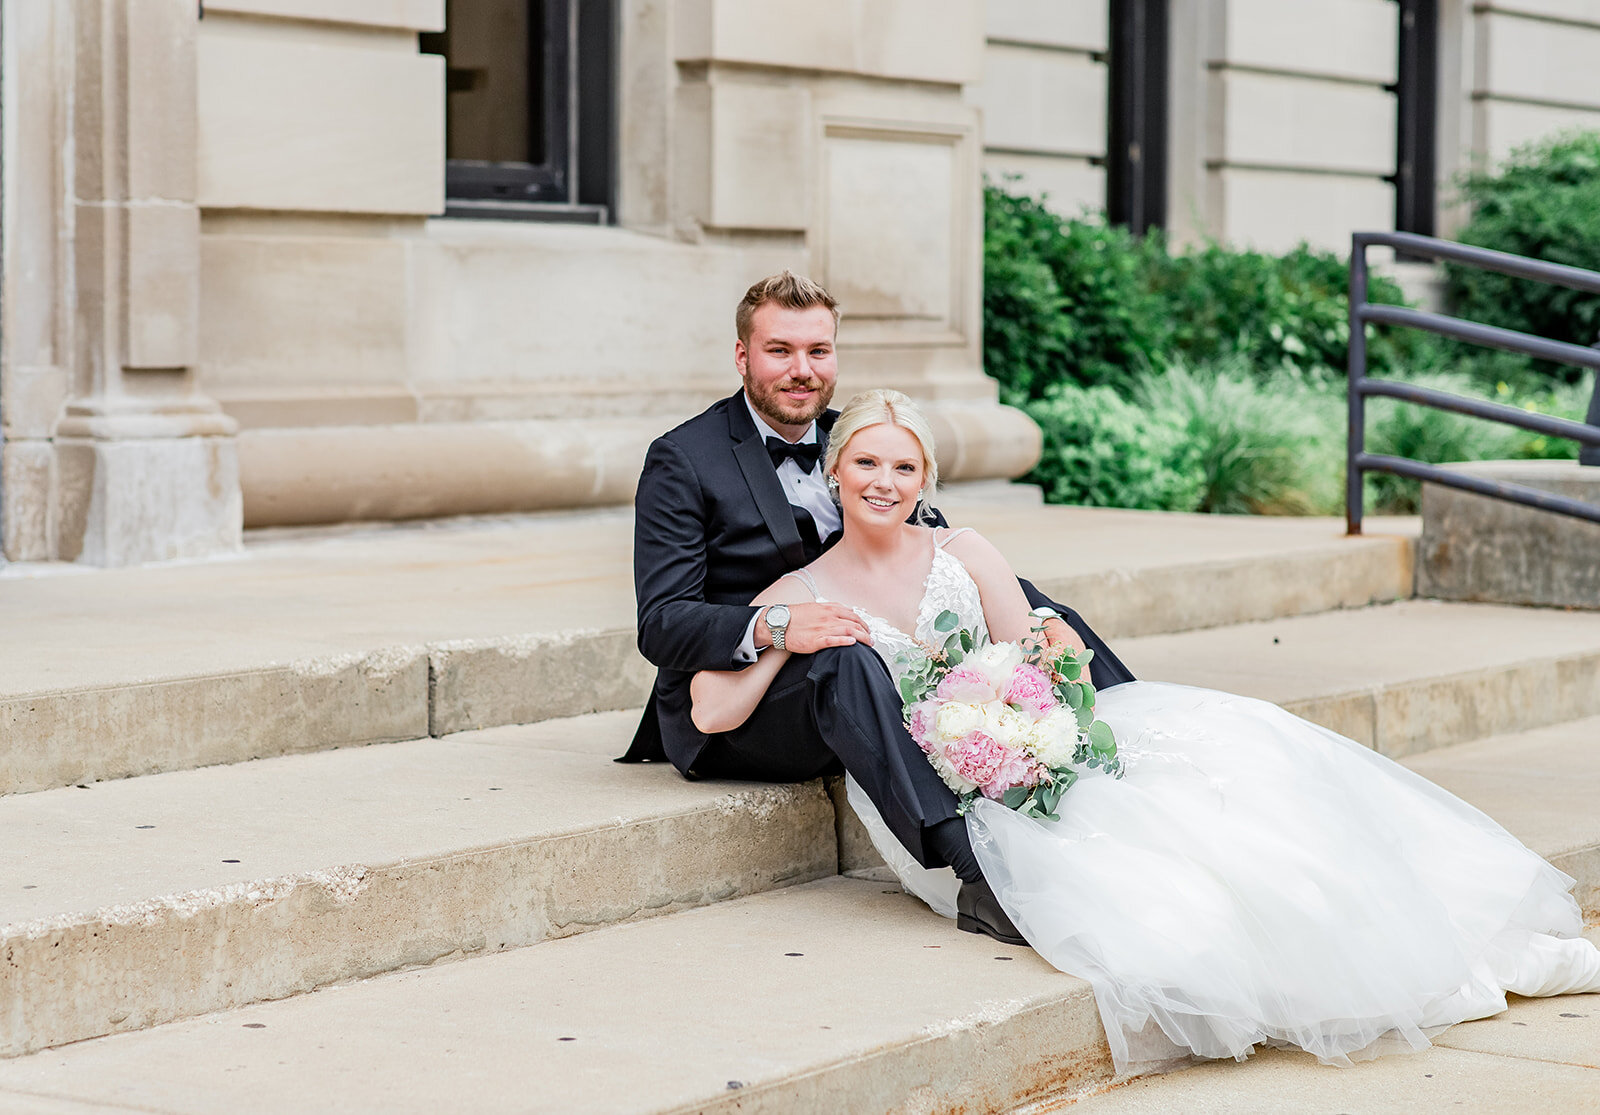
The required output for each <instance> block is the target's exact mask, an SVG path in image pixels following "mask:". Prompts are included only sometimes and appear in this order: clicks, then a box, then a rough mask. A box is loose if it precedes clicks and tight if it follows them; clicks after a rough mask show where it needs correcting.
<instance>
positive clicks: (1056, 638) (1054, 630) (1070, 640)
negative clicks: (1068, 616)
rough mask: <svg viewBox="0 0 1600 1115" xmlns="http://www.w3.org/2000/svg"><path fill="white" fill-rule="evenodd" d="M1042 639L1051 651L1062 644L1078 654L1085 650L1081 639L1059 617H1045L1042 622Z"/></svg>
mask: <svg viewBox="0 0 1600 1115" xmlns="http://www.w3.org/2000/svg"><path fill="white" fill-rule="evenodd" d="M1044 638H1045V642H1046V643H1047V644H1048V645H1049V647H1050V649H1051V650H1054V649H1056V648H1057V647H1059V646H1061V645H1062V644H1063V643H1064V644H1066V645H1067V646H1069V647H1071V648H1072V649H1073V650H1076V651H1078V652H1079V653H1082V652H1083V650H1084V649H1086V648H1085V647H1084V645H1083V639H1082V638H1080V637H1079V635H1078V633H1077V632H1076V631H1074V630H1073V629H1072V628H1071V627H1070V626H1068V625H1067V621H1066V620H1064V619H1062V618H1061V617H1060V616H1049V617H1046V619H1045V621H1044Z"/></svg>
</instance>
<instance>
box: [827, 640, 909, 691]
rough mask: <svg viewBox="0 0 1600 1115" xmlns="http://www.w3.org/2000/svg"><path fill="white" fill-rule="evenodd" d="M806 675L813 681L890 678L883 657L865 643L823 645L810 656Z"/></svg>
mask: <svg viewBox="0 0 1600 1115" xmlns="http://www.w3.org/2000/svg"><path fill="white" fill-rule="evenodd" d="M808 676H809V677H810V678H811V680H812V681H813V682H835V681H838V680H840V679H842V678H852V679H858V680H862V679H865V680H871V679H874V678H879V677H881V678H883V679H884V680H886V681H887V680H891V679H890V678H889V671H888V669H887V667H885V666H884V664H883V659H881V658H879V657H878V652H877V651H875V650H873V649H872V648H871V647H869V646H867V645H866V644H865V643H851V644H849V645H848V646H842V647H824V648H823V649H821V650H819V651H817V652H816V653H815V654H813V655H812V656H811V669H810V672H809V674H808Z"/></svg>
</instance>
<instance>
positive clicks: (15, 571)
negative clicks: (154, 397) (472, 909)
mask: <svg viewBox="0 0 1600 1115" xmlns="http://www.w3.org/2000/svg"><path fill="white" fill-rule="evenodd" d="M950 506H951V510H950V513H951V517H952V520H953V521H955V522H958V523H971V524H973V525H976V526H978V527H979V528H980V529H982V530H983V531H984V532H985V533H986V534H988V535H990V536H991V537H992V538H994V540H995V541H996V542H997V543H998V544H999V545H1000V546H1001V547H1002V548H1003V549H1005V550H1006V552H1007V553H1008V554H1010V556H1011V557H1012V559H1013V561H1014V562H1015V564H1016V566H1017V567H1018V569H1020V570H1021V571H1022V572H1023V573H1024V574H1027V575H1030V576H1032V577H1033V578H1034V579H1036V580H1037V581H1038V583H1039V584H1040V585H1041V586H1042V587H1044V588H1045V589H1046V590H1047V591H1052V592H1055V593H1057V594H1058V598H1059V597H1065V598H1066V599H1067V600H1068V601H1070V602H1072V603H1073V604H1074V605H1076V606H1078V607H1080V608H1081V610H1082V611H1083V612H1084V614H1085V615H1086V616H1087V617H1088V618H1089V619H1090V621H1091V622H1092V623H1094V624H1095V625H1096V627H1097V629H1099V630H1102V631H1103V632H1105V633H1107V634H1108V635H1111V636H1119V635H1127V634H1131V633H1135V632H1147V631H1172V630H1182V629H1185V628H1187V627H1193V626H1205V625H1215V624H1223V623H1234V622H1239V621H1241V620H1246V619H1256V618H1264V617H1269V616H1276V615H1284V614H1296V613H1299V612H1306V611H1318V610H1322V609H1325V608H1330V607H1343V606H1350V605H1356V604H1363V603H1367V602H1369V601H1372V600H1387V599H1392V598H1393V597H1395V596H1397V595H1404V594H1405V593H1407V592H1409V585H1410V580H1411V572H1410V569H1411V566H1410V560H1411V559H1410V555H1411V548H1412V541H1411V539H1410V538H1409V537H1407V536H1406V534H1405V530H1406V529H1407V523H1406V522H1405V521H1400V522H1398V523H1391V524H1388V526H1390V527H1391V528H1393V529H1394V530H1395V531H1396V532H1397V533H1395V534H1393V535H1391V536H1383V537H1378V536H1374V537H1369V538H1365V539H1346V538H1343V537H1342V536H1341V534H1340V528H1339V525H1338V524H1337V523H1335V522H1334V521H1333V520H1326V519H1317V520H1307V519H1260V518H1250V517H1223V516H1206V515H1162V514H1158V513H1153V512H1137V511H1114V510H1113V511H1108V510H1096V509H1085V508H1065V507H1031V508H1030V507H1017V506H978V505H973V504H970V503H963V502H961V501H959V500H957V501H954V502H952V504H951V505H950ZM1381 525H1382V524H1379V525H1375V526H1374V528H1373V529H1374V530H1377V529H1379V526H1381ZM631 561H632V522H631V518H630V516H629V515H627V514H626V513H623V512H590V513H582V514H562V515H548V516H536V517H522V518H516V519H508V520H492V521H486V522H478V523H468V524H455V525H453V526H450V527H437V526H436V527H410V528H404V527H393V528H385V529H378V528H372V529H366V530H338V531H330V532H286V533H284V532H280V533H270V532H269V533H266V534H264V535H260V536H257V537H256V538H255V540H254V541H253V542H252V543H251V545H250V548H249V550H248V552H247V553H246V554H245V555H243V556H240V557H238V558H234V559H229V560H219V561H212V562H197V563H188V564H174V565H164V566H151V567H146V568H141V569H122V570H109V571H104V572H95V573H88V574H79V575H72V574H70V573H65V572H63V571H61V570H59V569H54V568H44V569H42V570H41V568H40V567H22V566H12V567H9V568H6V567H0V616H3V617H4V622H5V630H6V638H5V639H4V640H0V793H5V792H16V791H23V790H35V789H43V788H48V787H52V786H62V785H70V784H72V783H76V782H86V781H93V780H96V779H102V778H116V777H123V776H126V775H131V774H139V773H145V772H149V771H155V770H171V769H182V768H186V767H190V766H195V765H204V764H208V763H219V762H229V761H237V760H241V759H248V758H254V757H260V756H266V755H274V754H284V753H290V752H297V751H305V750H314V749H319V748H325V747H333V746H339V745H343V744H350V743H368V742H375V741H381V740H392V739H401V738H406V737H410V736H416V735H422V734H425V733H430V732H431V733H432V734H434V735H443V734H447V733H449V732H454V731H461V730H466V729H471V728H479V727H491V726H494V725H497V724H506V723H518V722H526V721H529V720H533V719H538V718H542V717H555V716H574V715H579V714H582V713H586V712H591V711H596V710H604V709H611V708H622V707H628V706H631V705H637V704H639V703H641V702H642V701H643V699H644V696H645V693H646V692H647V686H648V680H649V677H650V671H649V669H648V668H647V666H646V665H645V663H644V662H643V661H642V660H641V659H640V658H639V655H638V653H637V651H635V650H634V648H633V645H632V642H633V636H632V625H633V592H632V573H631ZM35 574H37V575H35ZM379 664H381V665H382V667H383V668H382V669H377V668H376V666H377V665H379Z"/></svg>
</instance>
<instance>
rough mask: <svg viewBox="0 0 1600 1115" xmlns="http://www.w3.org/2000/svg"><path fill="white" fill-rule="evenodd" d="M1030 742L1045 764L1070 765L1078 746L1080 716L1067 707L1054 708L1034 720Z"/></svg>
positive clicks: (1052, 765) (1050, 765) (1054, 765)
mask: <svg viewBox="0 0 1600 1115" xmlns="http://www.w3.org/2000/svg"><path fill="white" fill-rule="evenodd" d="M1030 742H1031V743H1032V745H1033V752H1034V754H1035V755H1037V756H1038V757H1039V761H1040V762H1041V763H1043V764H1044V765H1045V766H1047V767H1064V766H1069V765H1071V763H1072V753H1073V751H1074V750H1076V749H1077V746H1078V718H1077V717H1076V716H1074V715H1073V714H1072V713H1071V712H1069V711H1068V710H1067V709H1053V710H1051V711H1050V712H1049V713H1047V714H1046V715H1044V716H1043V717H1041V718H1040V719H1038V720H1036V721H1034V723H1033V734H1032V737H1031V740H1030Z"/></svg>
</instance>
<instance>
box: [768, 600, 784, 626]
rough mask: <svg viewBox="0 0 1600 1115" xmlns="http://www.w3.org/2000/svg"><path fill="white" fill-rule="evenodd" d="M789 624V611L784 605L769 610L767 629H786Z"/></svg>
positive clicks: (777, 605)
mask: <svg viewBox="0 0 1600 1115" xmlns="http://www.w3.org/2000/svg"><path fill="white" fill-rule="evenodd" d="M788 624H789V609H788V608H786V607H784V606H783V605H782V604H774V605H773V606H772V607H770V608H768V609H767V627H768V628H769V629H770V628H773V627H786V626H788Z"/></svg>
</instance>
